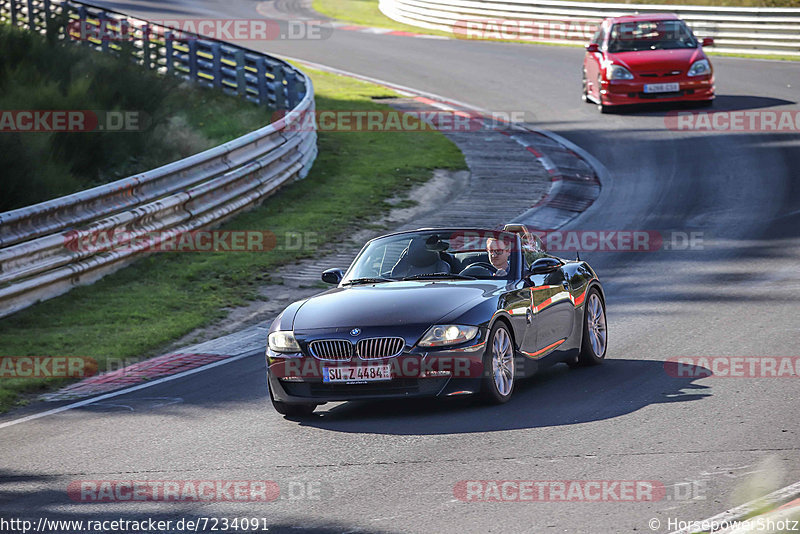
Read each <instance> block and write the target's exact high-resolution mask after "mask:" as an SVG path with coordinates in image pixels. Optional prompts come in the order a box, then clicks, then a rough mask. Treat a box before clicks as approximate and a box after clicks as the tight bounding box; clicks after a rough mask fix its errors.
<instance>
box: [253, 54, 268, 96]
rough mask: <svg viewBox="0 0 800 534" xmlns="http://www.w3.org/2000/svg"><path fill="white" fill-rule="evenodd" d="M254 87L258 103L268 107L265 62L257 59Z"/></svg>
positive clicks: (262, 59) (263, 59) (261, 58)
mask: <svg viewBox="0 0 800 534" xmlns="http://www.w3.org/2000/svg"><path fill="white" fill-rule="evenodd" d="M256 87H257V89H258V103H259V104H260V105H262V106H266V105H269V93H268V92H267V60H266V59H265V58H263V57H259V58H258V60H257V61H256Z"/></svg>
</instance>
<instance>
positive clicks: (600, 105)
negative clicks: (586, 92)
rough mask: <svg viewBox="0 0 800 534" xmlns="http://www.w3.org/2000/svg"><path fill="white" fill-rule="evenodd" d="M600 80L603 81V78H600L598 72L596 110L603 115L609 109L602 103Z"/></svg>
mask: <svg viewBox="0 0 800 534" xmlns="http://www.w3.org/2000/svg"><path fill="white" fill-rule="evenodd" d="M602 82H603V80H602V78H601V76H600V75H599V74H598V75H597V111H599V112H600V113H602V114H604V115H605V114H606V113H608V112H609V111H610V109H609V107H608V106H607V105H605V104H603V93H602V88H603V83H602Z"/></svg>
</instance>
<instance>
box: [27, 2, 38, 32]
mask: <svg viewBox="0 0 800 534" xmlns="http://www.w3.org/2000/svg"><path fill="white" fill-rule="evenodd" d="M28 28H29V29H30V30H31V31H32V32H35V31H36V15H35V14H34V11H33V0H28Z"/></svg>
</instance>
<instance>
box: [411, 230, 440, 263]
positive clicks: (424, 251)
mask: <svg viewBox="0 0 800 534" xmlns="http://www.w3.org/2000/svg"><path fill="white" fill-rule="evenodd" d="M439 259H440V258H439V254H437V253H436V252H434V251H432V250H428V248H427V247H426V246H425V239H423V238H421V237H415V238H414V239H412V240H411V243H409V244H408V263H410V264H411V265H413V266H414V267H427V266H429V265H433V264H434V263H436V262H437V261H439Z"/></svg>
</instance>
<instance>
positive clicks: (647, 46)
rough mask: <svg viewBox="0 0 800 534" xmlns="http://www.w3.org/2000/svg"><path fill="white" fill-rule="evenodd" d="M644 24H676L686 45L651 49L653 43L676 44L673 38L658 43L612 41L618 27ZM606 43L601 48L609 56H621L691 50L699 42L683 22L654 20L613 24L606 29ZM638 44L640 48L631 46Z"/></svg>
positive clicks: (635, 40) (631, 40) (626, 40)
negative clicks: (616, 44) (625, 45)
mask: <svg viewBox="0 0 800 534" xmlns="http://www.w3.org/2000/svg"><path fill="white" fill-rule="evenodd" d="M645 24H655V25H659V24H676V25H679V26H680V30H685V32H686V35H687V36H688V38H689V39H690V42H689V43H688V45H683V44H681V45H676V46H659V47H657V48H653V46H652V45H653V44H654V43H670V44H671V43H678V42H679V41H678V39H677V38H673V39H672V40H659V41H651V40H647V39H630V38H629V39H616V40H615V39H614V37H613V36H614V34H615V31H617V32H619V30H618V28H619V27H620V26H630V25H635V26H636V27H637V28H638V27H639V26H641V25H645ZM674 33H675V35H677V34H679V33H680V32H679V31H676V32H674ZM605 40H606V42H605V43H604V46H603V48H604V49H605V50H606V51H607V52H609V53H611V54H621V53H625V52H643V51H650V50H693V49H697V48H698V47H700V41H699V40H698V39H697V36H695V35H694V33H693V32H692V29H691V28H690V27H689V25H688V24H686V22H685V21H683V20H680V19H661V20H659V19H656V20H636V21H625V22H615V23H613V24H611V25H610V26H609V28H608V31H607V32H606V35H605ZM637 42H638V43H640V44H641V45H642V46H641V47H639V46H633V47H631V46H630V45H633V44H635V43H637ZM615 43H620V46H616V47H615V46H614V44H615ZM623 44H628V45H629V46H627V47H624V48H622V47H621V45H623Z"/></svg>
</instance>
